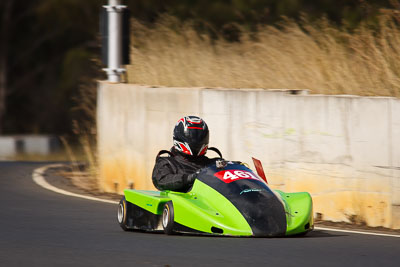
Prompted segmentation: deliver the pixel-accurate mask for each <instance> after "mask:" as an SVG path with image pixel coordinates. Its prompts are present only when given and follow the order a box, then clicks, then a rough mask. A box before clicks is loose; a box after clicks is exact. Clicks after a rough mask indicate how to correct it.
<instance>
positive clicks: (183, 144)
mask: <svg viewBox="0 0 400 267" xmlns="http://www.w3.org/2000/svg"><path fill="white" fill-rule="evenodd" d="M208 140H209V132H208V127H207V124H206V123H205V121H204V120H202V119H201V118H199V117H197V116H186V117H183V118H181V119H180V120H179V121H178V122H177V123H176V125H175V128H174V134H173V141H174V147H175V149H176V150H177V151H178V152H180V153H182V154H184V155H189V156H202V155H204V154H206V152H207V149H208Z"/></svg>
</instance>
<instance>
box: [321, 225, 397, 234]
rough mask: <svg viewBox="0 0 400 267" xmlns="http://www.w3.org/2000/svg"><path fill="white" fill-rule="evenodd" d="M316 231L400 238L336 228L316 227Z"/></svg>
mask: <svg viewBox="0 0 400 267" xmlns="http://www.w3.org/2000/svg"><path fill="white" fill-rule="evenodd" d="M314 229H315V230H321V231H332V232H342V233H352V234H361V235H375V236H388V237H400V235H393V234H383V233H374V232H363V231H353V230H345V229H336V228H326V227H319V226H318V227H317V226H316V227H314Z"/></svg>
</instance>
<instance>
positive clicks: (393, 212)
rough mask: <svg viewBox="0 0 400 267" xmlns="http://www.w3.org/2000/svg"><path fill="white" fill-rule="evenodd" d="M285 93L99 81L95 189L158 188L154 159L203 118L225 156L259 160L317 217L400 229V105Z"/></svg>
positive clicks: (270, 175)
mask: <svg viewBox="0 0 400 267" xmlns="http://www.w3.org/2000/svg"><path fill="white" fill-rule="evenodd" d="M290 92H291V91H289V90H288V91H285V90H257V89H252V90H246V89H242V90H236V89H235V90H230V89H206V88H190V89H189V88H155V87H145V86H138V85H127V84H109V83H104V82H101V83H99V91H98V145H99V160H100V177H101V178H100V179H101V181H100V184H101V186H102V187H103V189H104V190H105V191H115V190H116V191H119V192H121V191H122V190H123V189H124V188H126V187H129V186H131V187H134V188H137V189H154V187H153V185H152V181H151V172H152V168H153V166H154V160H155V156H156V154H157V152H158V151H159V150H161V149H169V148H170V147H171V146H172V130H173V127H174V125H175V123H176V122H177V120H178V119H179V118H181V117H182V116H185V115H199V116H201V117H202V118H204V120H205V121H206V122H207V124H208V126H209V128H210V145H211V146H215V147H218V148H219V149H220V150H221V151H222V153H223V155H224V157H225V158H226V159H231V160H241V161H244V162H247V163H249V164H251V157H252V156H254V157H256V158H259V159H260V160H261V161H262V163H263V165H264V169H265V170H266V173H267V177H268V180H269V182H270V184H271V186H272V187H273V188H275V189H281V190H283V191H287V192H294V191H308V192H310V193H311V194H312V196H313V200H314V212H315V213H316V214H318V216H320V217H322V218H323V219H325V220H333V221H353V222H358V223H366V224H368V225H370V226H385V227H391V228H400V100H399V99H396V98H386V97H357V96H323V95H307V94H304V93H305V91H304V92H302V91H297V93H300V94H296V95H293V94H291V93H290ZM209 153H213V152H209ZM251 165H252V164H251Z"/></svg>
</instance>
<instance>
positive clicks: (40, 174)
mask: <svg viewBox="0 0 400 267" xmlns="http://www.w3.org/2000/svg"><path fill="white" fill-rule="evenodd" d="M63 166H65V165H63V164H52V165H47V166H44V167H41V168H37V169H35V170H34V171H33V174H32V179H33V181H34V182H35V183H36V184H38V185H39V186H41V187H43V188H46V189H48V190H50V191H53V192H56V193H59V194H63V195H67V196H71V197H79V198H84V199H89V200H94V201H100V202H106V203H111V204H118V202H117V201H113V200H107V199H101V198H97V197H90V196H85V195H80V194H75V193H71V192H68V191H66V190H63V189H59V188H57V187H55V186H52V185H51V184H49V183H48V182H46V180H45V179H44V174H45V172H46V171H47V170H48V169H52V168H60V167H63ZM314 229H315V230H321V231H332V232H342V233H352V234H361V235H374V236H386V237H400V235H395V234H383V233H374V232H362V231H353V230H345V229H343V230H342V229H336V228H327V227H319V226H317V227H315V228H314Z"/></svg>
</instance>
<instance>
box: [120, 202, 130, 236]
mask: <svg viewBox="0 0 400 267" xmlns="http://www.w3.org/2000/svg"><path fill="white" fill-rule="evenodd" d="M129 207H130V205H129V203H128V202H127V201H126V199H125V197H122V199H121V200H120V202H119V204H118V212H117V219H118V223H119V226H121V228H122V229H123V230H124V231H128V230H129V228H128V223H127V222H128V216H129V214H130V212H129Z"/></svg>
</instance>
